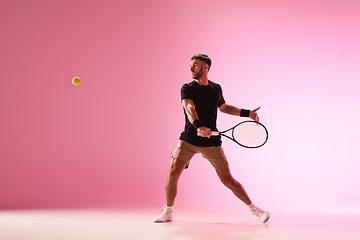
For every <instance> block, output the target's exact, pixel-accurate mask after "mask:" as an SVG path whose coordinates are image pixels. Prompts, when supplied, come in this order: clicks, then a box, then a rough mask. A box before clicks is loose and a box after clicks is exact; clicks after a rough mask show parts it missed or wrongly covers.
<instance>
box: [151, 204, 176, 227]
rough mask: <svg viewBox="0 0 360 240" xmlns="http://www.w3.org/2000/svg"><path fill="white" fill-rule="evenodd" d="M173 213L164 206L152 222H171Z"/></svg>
mask: <svg viewBox="0 0 360 240" xmlns="http://www.w3.org/2000/svg"><path fill="white" fill-rule="evenodd" d="M173 212H174V211H173V210H172V208H171V209H169V208H168V207H167V206H164V211H163V212H162V213H161V214H160V215H159V216H157V217H156V218H155V219H154V222H156V223H162V222H171V221H172V214H173Z"/></svg>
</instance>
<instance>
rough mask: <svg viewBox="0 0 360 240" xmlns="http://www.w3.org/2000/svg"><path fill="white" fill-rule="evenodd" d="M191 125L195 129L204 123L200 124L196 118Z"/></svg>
mask: <svg viewBox="0 0 360 240" xmlns="http://www.w3.org/2000/svg"><path fill="white" fill-rule="evenodd" d="M192 125H193V126H194V127H195V129H198V128H199V127H202V126H204V124H202V122H201V121H200V120H199V119H196V120H195V121H194V122H193V123H192Z"/></svg>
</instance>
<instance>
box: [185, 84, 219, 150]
mask: <svg viewBox="0 0 360 240" xmlns="http://www.w3.org/2000/svg"><path fill="white" fill-rule="evenodd" d="M183 99H190V100H192V101H193V102H194V105H195V111H196V113H197V115H198V117H199V119H200V121H201V122H202V123H203V124H204V126H205V127H208V128H210V129H211V131H217V128H216V119H217V111H218V107H220V106H221V105H223V104H224V103H225V100H224V97H223V94H222V90H221V86H220V85H219V84H217V83H214V82H212V81H209V83H208V85H206V86H203V85H200V84H198V83H197V82H196V81H195V80H194V81H192V82H190V83H186V84H184V85H183V86H182V88H181V100H183ZM184 114H185V128H184V131H183V132H182V133H181V135H180V139H181V140H184V141H186V142H188V143H190V144H192V145H196V146H202V147H213V146H221V139H220V136H212V137H210V138H204V137H199V136H197V130H196V129H195V127H194V126H193V125H192V124H191V123H190V121H189V119H188V117H187V115H186V112H185V109H184Z"/></svg>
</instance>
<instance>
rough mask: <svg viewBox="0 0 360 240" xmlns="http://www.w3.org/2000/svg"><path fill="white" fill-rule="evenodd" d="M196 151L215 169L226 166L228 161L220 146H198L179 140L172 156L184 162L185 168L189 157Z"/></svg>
mask: <svg viewBox="0 0 360 240" xmlns="http://www.w3.org/2000/svg"><path fill="white" fill-rule="evenodd" d="M196 153H201V154H202V156H203V157H204V158H206V159H207V160H208V161H209V162H210V163H211V164H212V165H213V167H214V168H215V169H224V168H227V167H228V162H227V160H226V157H225V154H224V150H223V149H222V147H221V146H217V147H199V146H194V145H192V144H190V143H188V142H185V141H183V140H180V141H179V143H178V145H177V147H176V149H175V151H174V154H173V156H172V157H173V158H177V159H180V160H182V161H184V162H186V168H187V167H188V166H189V163H190V160H191V158H192V157H193V156H194V155H195V154H196Z"/></svg>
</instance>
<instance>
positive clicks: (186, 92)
mask: <svg viewBox="0 0 360 240" xmlns="http://www.w3.org/2000/svg"><path fill="white" fill-rule="evenodd" d="M210 67H211V59H210V58H209V57H208V56H207V55H204V54H197V55H194V56H193V57H192V58H191V63H190V71H191V74H192V78H193V79H194V81H192V82H190V83H187V84H184V85H183V86H182V88H181V100H182V104H183V107H184V113H185V130H184V131H183V132H182V133H181V135H180V140H179V143H178V145H177V147H176V149H175V151H174V153H173V156H172V159H171V163H170V168H169V172H168V176H167V180H166V185H165V195H166V205H165V206H164V211H163V212H162V214H160V215H159V216H157V217H156V218H155V219H154V222H169V221H172V219H173V211H174V210H173V206H174V201H175V197H176V195H177V183H178V181H179V178H180V175H181V173H182V172H183V170H184V169H186V168H188V166H189V163H190V160H191V158H192V157H193V156H194V154H196V153H201V154H202V156H203V157H204V158H206V159H207V160H208V161H209V162H210V163H211V164H212V166H213V167H214V168H215V170H216V173H217V175H218V176H219V178H220V180H221V182H222V183H223V184H224V185H225V186H226V187H228V188H229V189H230V190H231V191H232V192H233V193H234V194H235V196H236V197H238V198H239V199H240V200H241V201H242V202H244V203H245V204H246V205H247V206H248V208H249V210H250V212H251V213H252V214H254V215H255V216H257V217H258V218H259V219H260V220H261V221H262V222H263V223H265V222H266V221H268V220H269V217H270V214H269V213H268V212H266V211H263V210H261V209H260V208H259V207H257V206H255V205H254V204H253V203H252V201H251V200H250V198H249V196H248V194H247V193H246V191H245V189H244V188H243V186H242V185H241V184H240V183H239V182H237V181H236V180H235V179H234V178H233V177H232V175H231V173H230V170H229V165H228V162H227V160H226V157H225V154H224V151H223V149H222V147H221V139H220V136H212V137H210V136H211V131H217V129H216V118H217V111H218V109H219V110H220V112H223V113H227V114H231V115H236V116H241V117H249V118H251V119H253V120H254V121H257V122H258V121H259V117H258V115H257V113H256V112H257V110H259V108H260V107H259V108H256V109H254V110H245V109H239V108H237V107H234V106H231V105H228V104H226V103H225V100H224V97H223V94H222V90H221V86H220V85H219V84H217V83H214V82H212V81H210V80H209V78H208V73H209V69H210ZM198 135H200V136H198Z"/></svg>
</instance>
